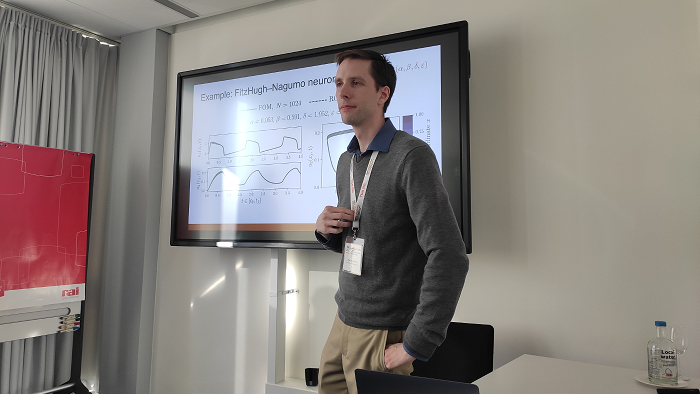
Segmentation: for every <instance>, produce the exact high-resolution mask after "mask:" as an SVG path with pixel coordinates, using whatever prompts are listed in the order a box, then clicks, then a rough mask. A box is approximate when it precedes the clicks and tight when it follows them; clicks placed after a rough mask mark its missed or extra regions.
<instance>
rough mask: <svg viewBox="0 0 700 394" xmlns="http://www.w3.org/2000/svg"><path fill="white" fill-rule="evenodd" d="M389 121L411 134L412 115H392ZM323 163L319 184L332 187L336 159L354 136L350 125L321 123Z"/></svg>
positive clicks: (346, 148)
mask: <svg viewBox="0 0 700 394" xmlns="http://www.w3.org/2000/svg"><path fill="white" fill-rule="evenodd" d="M390 119H391V123H392V124H393V125H394V127H396V129H398V130H403V131H405V132H406V133H408V134H411V135H413V115H406V116H393V117H391V118H390ZM322 134H323V148H322V149H323V164H322V169H321V186H322V187H334V186H335V173H336V171H338V169H337V168H336V166H337V165H338V159H339V158H340V155H342V154H343V152H345V151H347V150H348V144H349V143H350V141H351V140H352V137H354V136H355V133H354V132H353V130H352V127H350V126H348V125H346V124H344V123H332V124H325V125H323V133H322Z"/></svg>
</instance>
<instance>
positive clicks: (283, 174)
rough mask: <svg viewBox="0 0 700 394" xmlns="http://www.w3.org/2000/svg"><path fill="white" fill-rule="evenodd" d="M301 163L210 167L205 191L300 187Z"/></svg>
mask: <svg viewBox="0 0 700 394" xmlns="http://www.w3.org/2000/svg"><path fill="white" fill-rule="evenodd" d="M300 188H301V163H299V162H296V163H275V164H258V165H248V166H246V165H243V166H231V167H221V168H210V169H209V170H208V172H207V191H209V192H237V191H241V190H273V189H300Z"/></svg>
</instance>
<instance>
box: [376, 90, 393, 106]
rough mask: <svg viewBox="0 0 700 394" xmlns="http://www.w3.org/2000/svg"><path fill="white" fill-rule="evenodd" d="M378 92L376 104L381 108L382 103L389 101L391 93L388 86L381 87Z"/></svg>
mask: <svg viewBox="0 0 700 394" xmlns="http://www.w3.org/2000/svg"><path fill="white" fill-rule="evenodd" d="M379 91H380V92H381V94H380V95H379V102H378V104H380V105H381V106H382V107H383V106H384V103H385V102H386V101H387V100H389V93H390V92H391V89H389V87H388V86H382V87H381V88H379Z"/></svg>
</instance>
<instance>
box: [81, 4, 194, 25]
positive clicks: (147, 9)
mask: <svg viewBox="0 0 700 394" xmlns="http://www.w3.org/2000/svg"><path fill="white" fill-rule="evenodd" d="M69 1H70V2H72V3H74V4H77V5H79V6H81V7H84V8H88V9H91V10H93V11H94V12H96V13H99V14H102V15H108V16H109V17H110V18H112V19H115V20H118V21H121V22H123V23H125V24H128V25H130V26H133V27H135V28H136V29H137V31H141V30H148V29H151V28H153V27H156V26H163V25H168V24H176V23H178V22H184V21H188V20H190V18H188V17H187V16H185V15H182V14H181V13H179V12H177V11H175V10H172V9H170V8H168V7H166V6H164V5H162V4H160V3H157V2H155V1H153V0H119V1H113V0H69Z"/></svg>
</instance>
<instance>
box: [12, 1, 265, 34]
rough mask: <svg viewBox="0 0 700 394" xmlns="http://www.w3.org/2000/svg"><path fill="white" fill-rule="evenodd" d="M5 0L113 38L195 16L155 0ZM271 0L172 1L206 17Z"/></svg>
mask: <svg viewBox="0 0 700 394" xmlns="http://www.w3.org/2000/svg"><path fill="white" fill-rule="evenodd" d="M4 1H6V2H7V3H10V4H12V5H15V6H17V7H20V8H23V9H26V10H29V11H32V12H36V13H38V14H41V15H44V16H46V17H49V18H52V19H56V20H58V21H61V22H63V23H67V24H69V25H73V26H76V27H79V28H81V29H85V30H88V31H91V32H93V33H96V34H99V35H101V36H103V37H106V38H111V39H114V40H118V39H119V38H120V37H122V36H125V35H128V34H132V33H136V32H139V31H144V30H148V29H153V28H157V27H162V26H171V25H176V24H179V23H183V22H189V21H191V20H192V19H191V18H188V17H187V16H185V15H183V14H180V13H179V12H177V11H175V10H172V9H170V8H168V7H166V6H164V5H162V4H160V3H158V2H156V1H154V0H118V1H115V0H9V1H8V0H4ZM171 1H172V0H171ZM270 1H274V0H176V1H173V2H174V3H176V4H179V5H181V6H182V7H184V8H187V9H189V10H192V11H194V12H195V13H197V14H200V15H201V16H202V17H206V16H212V15H217V14H222V13H225V12H229V11H235V10H239V9H242V8H246V7H251V6H254V5H258V4H263V3H267V2H270Z"/></svg>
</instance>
